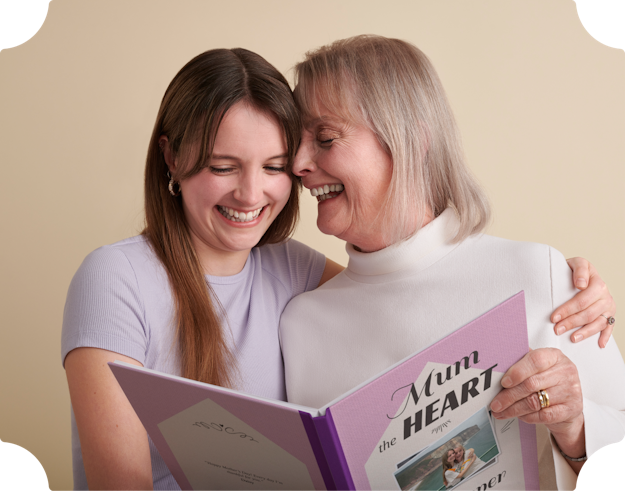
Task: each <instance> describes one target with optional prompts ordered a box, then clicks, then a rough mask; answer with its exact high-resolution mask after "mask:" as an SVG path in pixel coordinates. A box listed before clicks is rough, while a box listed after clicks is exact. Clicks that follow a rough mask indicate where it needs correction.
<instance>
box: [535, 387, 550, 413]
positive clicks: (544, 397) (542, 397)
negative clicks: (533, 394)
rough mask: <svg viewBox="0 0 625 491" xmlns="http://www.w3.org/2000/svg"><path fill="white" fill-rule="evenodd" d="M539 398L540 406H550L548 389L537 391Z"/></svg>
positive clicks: (542, 407) (543, 407)
mask: <svg viewBox="0 0 625 491" xmlns="http://www.w3.org/2000/svg"><path fill="white" fill-rule="evenodd" d="M537 394H538V400H539V401H540V408H541V409H545V408H546V407H549V394H547V391H546V390H539V391H538V392H537Z"/></svg>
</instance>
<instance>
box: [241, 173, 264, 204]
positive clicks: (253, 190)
mask: <svg viewBox="0 0 625 491" xmlns="http://www.w3.org/2000/svg"><path fill="white" fill-rule="evenodd" d="M263 194H264V189H263V178H262V176H261V175H260V173H258V172H243V173H242V175H241V177H240V178H239V182H238V184H237V187H236V188H235V190H234V199H236V200H237V201H238V202H239V203H241V204H242V205H243V206H254V205H257V204H258V203H260V201H261V200H262V197H263Z"/></svg>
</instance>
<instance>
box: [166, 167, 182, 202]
mask: <svg viewBox="0 0 625 491" xmlns="http://www.w3.org/2000/svg"><path fill="white" fill-rule="evenodd" d="M167 177H169V186H168V187H167V188H168V189H169V194H171V195H172V196H173V197H176V196H180V183H177V182H176V181H174V178H173V177H171V175H170V174H169V171H167ZM176 184H178V191H175V190H174V186H175V185H176Z"/></svg>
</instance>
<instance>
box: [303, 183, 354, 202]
mask: <svg viewBox="0 0 625 491" xmlns="http://www.w3.org/2000/svg"><path fill="white" fill-rule="evenodd" d="M343 189H345V187H344V186H343V185H342V184H325V185H323V186H319V187H313V188H310V194H311V195H312V196H316V197H317V202H320V201H325V200H326V199H332V198H336V197H337V196H338V195H339V194H341V193H342V192H343Z"/></svg>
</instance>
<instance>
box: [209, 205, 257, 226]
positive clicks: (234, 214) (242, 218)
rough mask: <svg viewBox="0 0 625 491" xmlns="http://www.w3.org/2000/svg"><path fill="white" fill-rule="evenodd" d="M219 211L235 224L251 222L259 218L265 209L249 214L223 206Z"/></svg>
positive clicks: (249, 212)
mask: <svg viewBox="0 0 625 491" xmlns="http://www.w3.org/2000/svg"><path fill="white" fill-rule="evenodd" d="M218 209H219V212H220V213H221V214H222V215H223V216H225V217H226V218H228V219H230V220H231V221H233V222H249V221H251V220H254V219H255V218H257V217H258V215H260V213H261V211H263V208H258V210H253V211H248V212H247V213H246V212H243V211H242V212H241V213H239V212H238V211H237V210H233V209H232V208H228V207H225V206H221V205H219V207H218Z"/></svg>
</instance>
